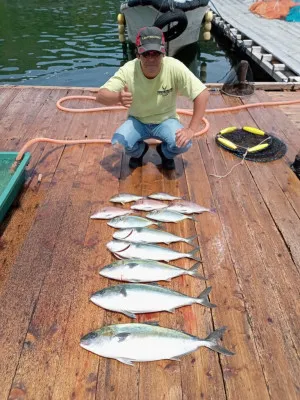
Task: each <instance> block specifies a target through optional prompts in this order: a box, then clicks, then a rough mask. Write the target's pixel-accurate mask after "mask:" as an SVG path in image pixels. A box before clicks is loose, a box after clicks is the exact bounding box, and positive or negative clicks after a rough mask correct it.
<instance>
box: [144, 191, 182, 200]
mask: <svg viewBox="0 0 300 400" xmlns="http://www.w3.org/2000/svg"><path fill="white" fill-rule="evenodd" d="M147 197H149V198H150V199H155V200H179V199H182V197H177V196H172V195H171V194H168V193H152V194H149V196H147Z"/></svg>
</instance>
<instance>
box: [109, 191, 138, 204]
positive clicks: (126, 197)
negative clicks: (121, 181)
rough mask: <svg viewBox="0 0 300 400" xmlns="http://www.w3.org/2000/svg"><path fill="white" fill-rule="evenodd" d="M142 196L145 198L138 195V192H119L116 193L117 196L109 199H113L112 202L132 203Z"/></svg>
mask: <svg viewBox="0 0 300 400" xmlns="http://www.w3.org/2000/svg"><path fill="white" fill-rule="evenodd" d="M142 198H143V196H137V195H136V194H130V193H119V194H116V195H115V196H113V197H111V198H110V199H109V201H111V202H112V203H121V204H125V203H130V202H132V201H137V200H140V199H142Z"/></svg>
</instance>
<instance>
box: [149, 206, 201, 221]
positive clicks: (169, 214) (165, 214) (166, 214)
mask: <svg viewBox="0 0 300 400" xmlns="http://www.w3.org/2000/svg"><path fill="white" fill-rule="evenodd" d="M146 217H147V218H150V219H154V221H160V222H179V221H183V220H184V219H192V220H193V221H197V220H196V219H195V218H194V217H193V216H192V217H190V216H188V215H185V214H181V213H179V212H177V211H170V210H169V208H164V209H162V210H155V211H151V212H150V213H148V214H146Z"/></svg>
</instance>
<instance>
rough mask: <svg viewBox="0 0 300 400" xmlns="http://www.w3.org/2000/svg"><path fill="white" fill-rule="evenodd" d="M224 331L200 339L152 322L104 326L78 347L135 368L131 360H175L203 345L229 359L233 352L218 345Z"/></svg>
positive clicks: (89, 335) (85, 337) (220, 329)
mask: <svg viewBox="0 0 300 400" xmlns="http://www.w3.org/2000/svg"><path fill="white" fill-rule="evenodd" d="M225 330H226V327H222V328H219V329H217V330H215V331H213V332H212V333H211V334H210V335H208V336H207V337H206V338H205V339H201V338H199V337H197V336H193V335H190V334H188V333H185V332H182V331H177V330H175V329H169V328H163V327H161V326H158V324H153V323H151V324H150V323H148V324H135V323H131V324H117V325H106V326H103V327H102V328H100V329H98V330H96V331H93V332H90V333H88V334H87V335H85V336H84V337H82V338H81V340H80V346H81V347H83V348H84V349H86V350H89V351H91V352H92V353H95V354H98V355H99V356H102V357H107V358H113V359H116V360H118V361H120V362H121V363H124V364H127V365H134V364H133V362H134V361H136V362H144V361H157V360H175V361H178V360H180V358H179V357H181V356H184V355H186V354H190V353H192V352H193V351H195V350H197V349H198V348H199V347H202V346H204V347H208V348H209V349H211V350H213V351H216V352H218V353H221V354H224V355H225V356H232V355H234V353H232V352H231V351H229V350H227V349H226V348H224V347H222V346H220V345H219V344H218V340H219V339H221V338H222V336H223V334H224V332H225Z"/></svg>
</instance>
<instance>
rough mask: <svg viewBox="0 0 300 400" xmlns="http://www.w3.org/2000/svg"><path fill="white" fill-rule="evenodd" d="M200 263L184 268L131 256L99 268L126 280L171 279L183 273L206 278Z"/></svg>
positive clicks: (104, 273)
mask: <svg viewBox="0 0 300 400" xmlns="http://www.w3.org/2000/svg"><path fill="white" fill-rule="evenodd" d="M199 265H200V263H199V262H197V263H196V264H194V265H193V266H192V268H190V269H183V268H180V267H175V266H174V265H171V264H165V263H162V262H159V261H153V260H140V259H134V258H131V259H129V260H119V261H115V262H113V263H112V264H108V265H106V266H105V267H104V268H102V269H100V270H99V274H100V275H102V276H104V277H106V278H109V279H115V280H118V281H126V282H155V281H170V280H171V279H172V278H176V277H177V276H182V275H190V276H193V277H195V278H198V279H202V280H206V278H205V277H204V276H202V275H200V274H199V273H198V268H199Z"/></svg>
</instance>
